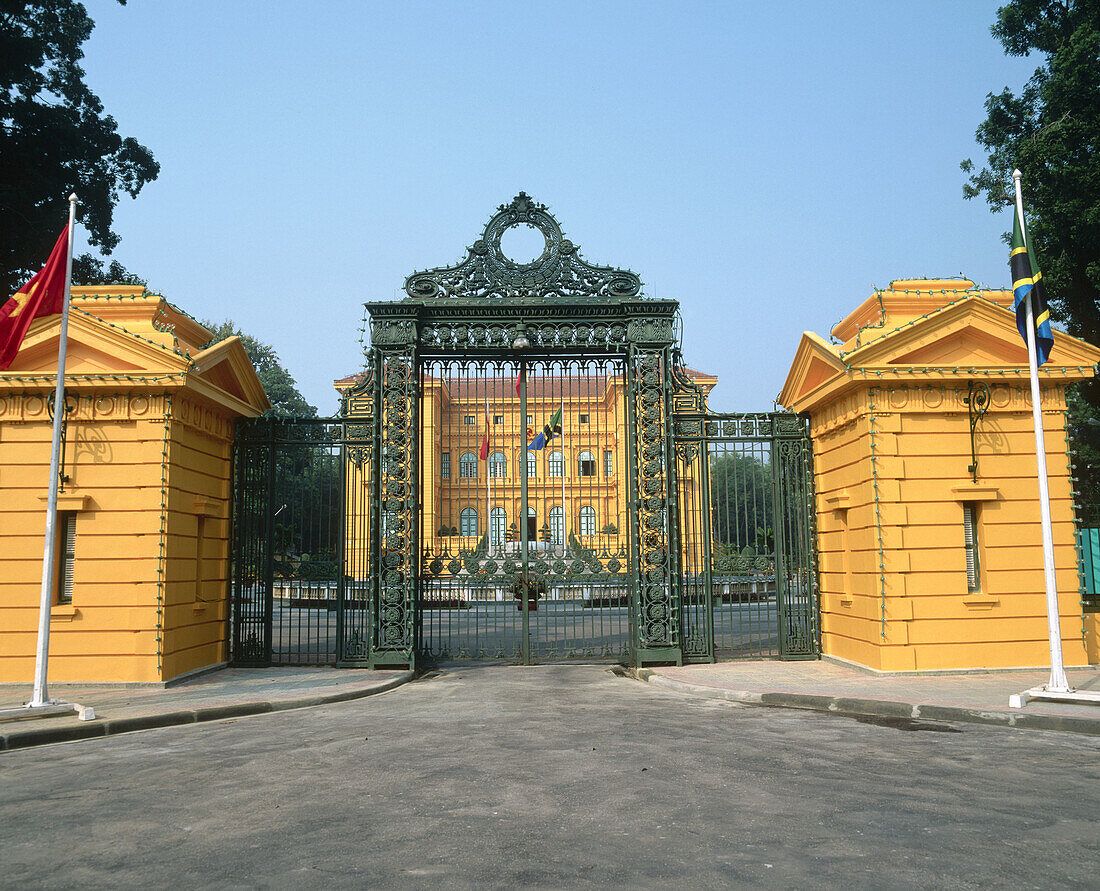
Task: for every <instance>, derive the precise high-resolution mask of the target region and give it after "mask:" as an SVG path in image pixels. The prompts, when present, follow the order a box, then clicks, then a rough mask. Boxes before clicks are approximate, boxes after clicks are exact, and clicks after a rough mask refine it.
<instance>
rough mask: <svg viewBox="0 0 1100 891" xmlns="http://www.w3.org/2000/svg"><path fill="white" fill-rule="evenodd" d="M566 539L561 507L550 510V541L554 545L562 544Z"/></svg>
mask: <svg viewBox="0 0 1100 891" xmlns="http://www.w3.org/2000/svg"><path fill="white" fill-rule="evenodd" d="M564 538H565V532H564V530H563V529H562V515H561V508H560V507H552V508H550V541H551V542H553V543H554V544H561V543H562V540H563V539H564Z"/></svg>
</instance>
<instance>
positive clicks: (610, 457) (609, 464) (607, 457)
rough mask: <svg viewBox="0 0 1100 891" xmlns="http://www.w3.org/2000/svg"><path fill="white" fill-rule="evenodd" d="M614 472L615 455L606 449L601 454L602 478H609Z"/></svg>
mask: <svg viewBox="0 0 1100 891" xmlns="http://www.w3.org/2000/svg"><path fill="white" fill-rule="evenodd" d="M614 472H615V455H614V453H613V452H612V451H611V450H610V449H607V450H606V451H605V452H604V453H603V475H604V476H611V475H612V474H614Z"/></svg>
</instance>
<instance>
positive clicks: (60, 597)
mask: <svg viewBox="0 0 1100 891" xmlns="http://www.w3.org/2000/svg"><path fill="white" fill-rule="evenodd" d="M58 519H59V520H60V521H61V522H60V524H59V525H60V530H59V531H60V539H61V541H60V544H61V547H60V549H59V550H60V553H59V555H58V556H59V557H60V558H61V559H60V560H59V561H58V563H59V565H58V576H57V577H58V581H59V584H58V587H57V602H58V603H72V602H73V566H74V564H75V563H76V511H71V510H66V511H61V512H60V513H59V514H58Z"/></svg>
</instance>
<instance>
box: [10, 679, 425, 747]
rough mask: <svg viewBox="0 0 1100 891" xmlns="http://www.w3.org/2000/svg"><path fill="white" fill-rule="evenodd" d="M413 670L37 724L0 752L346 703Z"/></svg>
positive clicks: (396, 683) (382, 690) (14, 735)
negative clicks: (228, 700)
mask: <svg viewBox="0 0 1100 891" xmlns="http://www.w3.org/2000/svg"><path fill="white" fill-rule="evenodd" d="M413 675H414V672H412V671H406V672H403V673H402V674H401V675H399V676H398V677H396V678H393V679H392V680H389V681H386V682H385V683H383V684H379V685H378V686H376V687H369V688H367V689H362V690H343V691H341V692H339V693H333V694H330V695H328V696H325V695H318V696H300V697H298V698H296V699H279V700H275V701H252V702H240V703H235V704H233V705H214V706H207V707H205V708H195V709H181V710H180V711H176V712H162V713H160V714H155V715H135V716H134V717H132V718H116V719H114V720H109V721H99V720H96V721H89V722H88V723H87V724H79V725H76V726H71V725H70V726H68V727H39V728H35V729H34V730H23V731H15V732H12V733H4V734H0V752H5V751H13V750H15V749H28V748H31V747H32V746H45V745H49V744H50V743H58V742H72V741H73V740H80V739H95V738H98V737H101V736H117V735H118V734H120V733H133V732H135V731H137V730H153V729H156V728H159V727H176V726H178V725H180V724H201V723H203V722H206V721H221V720H224V719H226V718H242V717H247V716H248V715H261V714H268V713H270V712H285V711H291V710H292V709H300V708H311V707H312V706H315V705H329V704H331V703H334V702H347V701H348V700H351V699H362V698H364V697H366V696H373V695H374V694H375V693H385V692H386V691H387V690H393V689H394V688H395V687H400V686H401V685H402V684H406V683H408V682H409V681H411V680H412V679H413Z"/></svg>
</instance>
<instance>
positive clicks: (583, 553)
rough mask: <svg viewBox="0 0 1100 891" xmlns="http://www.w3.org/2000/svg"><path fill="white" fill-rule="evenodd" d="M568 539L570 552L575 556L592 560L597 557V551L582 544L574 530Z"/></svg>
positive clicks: (579, 558)
mask: <svg viewBox="0 0 1100 891" xmlns="http://www.w3.org/2000/svg"><path fill="white" fill-rule="evenodd" d="M568 541H569V553H570V554H572V555H573V556H574V557H576V558H577V559H578V560H585V561H587V560H592V559H594V558H595V556H596V554H595V552H593V551H592V550H590V549H589V548H586V547H585V546H584V545H582V544H581V543H580V541H579V540H578V539H577V536H575V535H574V534H573V533H572V532H570V533H569V538H568Z"/></svg>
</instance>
